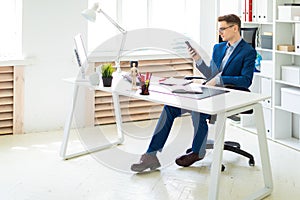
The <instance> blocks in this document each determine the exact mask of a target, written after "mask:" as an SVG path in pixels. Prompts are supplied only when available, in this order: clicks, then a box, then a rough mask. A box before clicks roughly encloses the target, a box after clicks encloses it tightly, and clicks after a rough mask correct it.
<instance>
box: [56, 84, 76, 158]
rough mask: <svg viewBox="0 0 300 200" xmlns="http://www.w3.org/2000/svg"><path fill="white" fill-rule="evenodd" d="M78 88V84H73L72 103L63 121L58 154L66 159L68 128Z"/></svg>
mask: <svg viewBox="0 0 300 200" xmlns="http://www.w3.org/2000/svg"><path fill="white" fill-rule="evenodd" d="M78 89H79V86H78V85H75V86H74V92H73V99H72V103H71V111H70V113H69V115H68V116H67V120H66V123H65V128H64V136H63V141H62V145H61V148H60V156H61V157H62V158H63V159H66V152H67V147H68V141H69V135H70V128H71V124H72V120H73V114H74V109H75V105H76V101H77V96H78Z"/></svg>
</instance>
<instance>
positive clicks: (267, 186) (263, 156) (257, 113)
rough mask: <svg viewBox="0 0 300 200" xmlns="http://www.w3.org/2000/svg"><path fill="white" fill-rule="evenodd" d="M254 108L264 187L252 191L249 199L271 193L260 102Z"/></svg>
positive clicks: (266, 145) (268, 162)
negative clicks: (255, 191) (254, 191)
mask: <svg viewBox="0 0 300 200" xmlns="http://www.w3.org/2000/svg"><path fill="white" fill-rule="evenodd" d="M254 109H255V122H256V126H257V137H258V144H259V151H260V159H261V165H262V172H263V178H264V184H265V187H264V188H263V189H261V190H260V191H258V192H257V193H254V194H253V195H252V196H251V197H249V199H263V198H264V197H266V196H268V195H270V194H271V192H272V190H273V180H272V172H271V165H270V157H269V149H268V143H267V137H266V129H265V123H264V117H263V110H262V106H261V104H260V103H257V104H256V105H255V106H254Z"/></svg>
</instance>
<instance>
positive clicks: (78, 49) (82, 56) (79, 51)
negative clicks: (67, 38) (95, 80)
mask: <svg viewBox="0 0 300 200" xmlns="http://www.w3.org/2000/svg"><path fill="white" fill-rule="evenodd" d="M74 42H75V49H74V52H75V56H76V59H77V64H78V66H79V67H80V73H79V74H78V77H77V80H83V81H84V80H86V77H85V72H86V69H87V68H88V58H87V53H86V50H85V47H84V44H83V40H82V36H81V34H78V35H76V36H75V37H74Z"/></svg>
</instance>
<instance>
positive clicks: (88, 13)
mask: <svg viewBox="0 0 300 200" xmlns="http://www.w3.org/2000/svg"><path fill="white" fill-rule="evenodd" d="M96 13H102V14H103V15H104V16H105V17H106V18H107V19H108V20H109V21H110V22H111V23H112V24H113V25H114V26H115V27H117V29H118V30H119V31H120V32H121V33H122V34H123V36H122V41H121V46H120V49H119V52H118V55H117V57H116V60H115V66H116V68H117V72H121V69H120V55H121V52H122V50H123V47H124V44H125V40H126V34H127V31H125V30H124V29H123V28H122V27H121V26H120V25H119V24H118V23H117V22H116V21H114V20H113V19H112V18H111V17H110V16H108V15H107V14H106V13H105V12H104V11H103V10H102V9H101V8H99V4H98V3H95V4H94V5H93V7H92V8H89V9H85V10H83V11H82V12H81V14H82V15H83V16H84V17H85V18H86V19H87V20H89V21H92V22H95V21H96Z"/></svg>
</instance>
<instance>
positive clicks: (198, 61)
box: [195, 58, 203, 66]
mask: <svg viewBox="0 0 300 200" xmlns="http://www.w3.org/2000/svg"><path fill="white" fill-rule="evenodd" d="M195 62H196V65H198V66H199V65H201V64H202V62H203V60H202V59H201V58H200V59H198V60H196V61H195Z"/></svg>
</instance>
